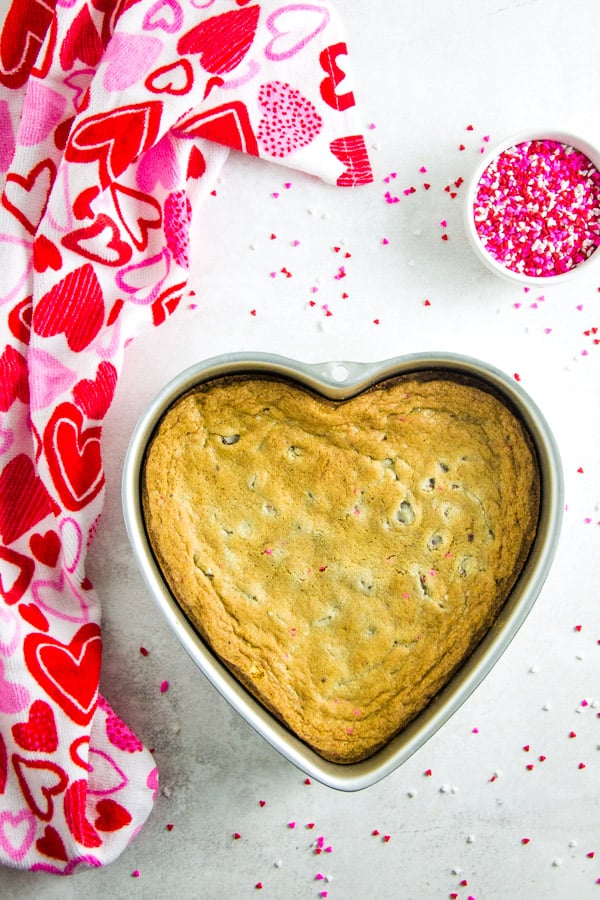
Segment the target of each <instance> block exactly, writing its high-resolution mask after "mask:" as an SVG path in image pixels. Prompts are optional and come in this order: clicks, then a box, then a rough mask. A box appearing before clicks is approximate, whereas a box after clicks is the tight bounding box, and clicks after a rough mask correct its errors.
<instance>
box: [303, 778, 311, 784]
mask: <svg viewBox="0 0 600 900" xmlns="http://www.w3.org/2000/svg"><path fill="white" fill-rule="evenodd" d="M304 784H312V781H311V780H310V778H305V779H304Z"/></svg>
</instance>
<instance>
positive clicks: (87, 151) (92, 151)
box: [65, 100, 162, 188]
mask: <svg viewBox="0 0 600 900" xmlns="http://www.w3.org/2000/svg"><path fill="white" fill-rule="evenodd" d="M161 113H162V103H161V101H160V100H150V101H148V103H139V104H132V105H131V106H122V107H118V108H117V109H114V110H113V109H111V110H110V111H108V112H103V113H99V114H97V115H94V116H90V117H89V118H88V119H84V120H83V122H81V123H80V124H79V125H77V127H76V128H75V130H74V131H73V132H72V134H71V135H70V136H69V139H68V143H67V146H66V147H65V159H66V160H67V161H68V162H76V163H92V162H95V163H98V177H99V179H100V184H101V186H102V187H103V188H105V187H107V186H108V185H109V184H110V183H111V182H113V181H116V180H117V178H118V177H119V175H121V174H122V173H123V172H124V171H125V169H126V168H127V167H128V166H129V165H130V164H131V163H132V162H133V161H134V160H135V159H136V158H137V157H138V156H139V155H140V153H142V152H143V151H144V150H145V149H146V148H147V147H150V146H152V144H153V143H154V141H155V140H156V136H157V134H158V128H159V124H160V119H161Z"/></svg>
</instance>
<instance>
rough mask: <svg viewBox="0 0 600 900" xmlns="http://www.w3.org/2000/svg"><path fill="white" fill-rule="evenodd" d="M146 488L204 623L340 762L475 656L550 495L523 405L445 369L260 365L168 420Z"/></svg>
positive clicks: (174, 566)
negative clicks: (340, 391)
mask: <svg viewBox="0 0 600 900" xmlns="http://www.w3.org/2000/svg"><path fill="white" fill-rule="evenodd" d="M142 493H143V508H144V516H145V522H146V528H147V532H148V536H149V540H150V543H151V546H152V548H153V551H154V553H155V555H156V558H157V560H158V563H159V565H160V567H161V570H162V572H163V574H164V577H165V579H166V581H167V583H168V585H169V587H170V589H171V591H172V593H173V595H174V597H175V598H176V600H177V602H178V603H179V604H180V605H181V607H182V609H183V610H184V611H185V613H186V615H187V616H188V617H189V619H190V620H191V621H192V623H193V624H194V626H195V627H196V629H197V630H198V631H199V633H200V634H201V636H202V637H203V638H204V640H205V641H206V642H207V643H208V644H209V645H210V647H211V648H212V650H213V651H214V652H215V654H216V655H217V656H218V657H220V658H221V660H222V661H223V662H224V663H225V664H226V665H227V666H228V667H229V668H230V669H231V671H232V672H233V673H234V674H235V675H236V676H237V678H238V679H239V680H240V681H242V683H243V684H245V685H246V687H247V688H248V689H249V690H250V691H251V692H252V693H253V694H254V695H255V696H256V697H257V698H258V699H259V700H260V701H261V702H262V703H263V704H264V705H265V706H266V707H267V708H268V709H269V710H271V711H272V712H273V713H274V714H275V715H276V716H277V717H278V718H279V719H281V720H282V721H283V722H284V723H285V724H286V725H287V726H288V728H289V729H290V730H291V731H293V732H294V733H296V734H297V735H298V736H299V737H300V738H301V739H302V740H303V741H305V742H306V743H307V744H309V745H310V746H311V747H313V748H314V749H315V750H316V752H317V753H319V754H320V755H321V756H323V757H324V758H325V759H328V760H332V761H335V762H340V763H350V762H356V761H358V760H360V759H364V758H366V757H368V756H370V755H371V754H372V753H374V752H375V751H376V750H377V749H378V748H379V747H381V746H382V745H383V744H385V743H386V742H387V741H389V740H390V739H391V737H392V736H393V735H395V734H396V733H397V732H398V731H400V730H401V729H402V728H404V727H405V725H406V724H407V723H408V722H410V721H411V720H412V719H413V718H414V717H415V716H416V715H418V713H419V712H421V711H422V710H423V709H424V708H425V706H427V704H428V702H429V701H430V699H431V698H432V697H433V696H435V694H436V693H437V692H438V691H439V690H440V689H441V688H442V687H443V686H444V684H446V683H447V681H448V680H449V678H450V677H451V675H452V674H453V672H454V671H456V669H457V668H458V667H459V666H460V664H461V663H462V662H463V661H464V660H465V659H466V657H468V656H469V654H470V653H471V652H472V650H473V648H474V647H475V646H476V645H477V643H478V642H479V641H480V640H481V638H482V637H483V635H484V634H485V633H486V631H487V630H488V629H489V627H490V625H491V623H492V622H493V621H494V619H495V617H496V615H497V613H498V611H499V610H500V608H501V607H502V605H503V604H504V602H505V600H506V597H507V596H508V594H509V592H510V590H511V588H512V587H513V585H514V583H515V581H516V579H517V577H518V575H519V573H520V571H521V569H522V567H523V564H524V562H525V559H526V557H527V554H528V552H529V550H530V548H531V545H532V543H533V539H534V537H535V531H536V525H537V519H538V511H539V475H538V471H537V464H536V459H535V454H534V452H533V450H532V448H531V443H530V441H529V439H528V435H527V434H526V432H525V430H524V428H523V426H522V425H521V423H520V421H519V420H518V419H517V418H516V416H515V415H514V414H513V413H512V412H511V411H510V410H509V409H508V408H507V407H506V405H505V404H504V403H503V402H501V401H500V400H499V399H498V398H496V397H495V396H494V395H493V394H491V393H490V392H488V391H487V390H483V389H481V388H480V387H478V386H476V385H474V384H470V383H462V382H460V381H458V380H456V379H454V378H452V377H451V376H448V377H446V376H443V375H441V374H440V373H438V374H437V375H436V374H434V373H432V374H431V375H422V376H419V377H416V376H410V377H400V378H397V379H395V380H393V381H389V382H386V383H384V384H381V385H377V386H375V387H374V388H371V389H370V390H368V391H367V392H364V393H362V394H360V395H359V396H358V397H356V398H353V399H350V400H347V401H344V402H333V401H330V400H326V399H324V398H323V397H320V396H317V395H315V394H313V393H312V392H310V391H308V390H306V389H304V388H302V387H300V386H299V385H295V384H292V383H287V382H285V381H277V380H270V379H267V378H262V377H260V376H258V377H251V376H248V377H243V376H240V377H232V378H228V379H219V380H216V381H214V382H208V383H206V384H205V385H202V386H200V387H199V388H198V389H196V390H194V391H192V392H190V393H188V394H187V395H185V396H184V397H183V398H181V399H180V400H179V401H177V402H176V403H175V404H174V405H173V406H172V407H171V408H170V409H169V410H168V412H167V413H166V415H165V416H164V418H163V420H162V421H161V423H160V425H159V427H158V429H157V431H156V434H155V435H154V437H153V440H152V442H151V445H150V447H149V449H148V453H147V457H146V460H145V465H144V472H143V491H142Z"/></svg>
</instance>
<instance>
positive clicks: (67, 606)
mask: <svg viewBox="0 0 600 900" xmlns="http://www.w3.org/2000/svg"><path fill="white" fill-rule="evenodd" d="M125 13H126V15H124V14H125ZM284 25H285V28H284ZM288 25H289V30H288ZM144 46H145V47H147V48H149V49H148V53H146V54H145V53H144V52H140V48H142V47H144ZM119 48H120V49H119ZM127 50H130V51H131V52H130V53H128V52H127ZM150 50H151V52H150ZM345 56H346V45H345V43H344V42H343V40H342V39H341V35H340V34H339V33H338V25H337V23H336V20H335V18H334V17H332V16H331V17H330V15H329V12H328V10H327V8H326V6H323V7H321V6H320V5H313V4H291V5H287V6H286V5H281V6H279V5H277V4H276V8H275V9H274V11H273V13H272V14H269V13H267V12H266V6H265V5H264V4H262V3H260V2H257V0H235V2H234V3H232V2H231V0H211V2H202V3H196V2H193V3H187V4H184V3H182V2H181V0H150V2H148V3H146V2H143V3H141V2H138V0H68V2H60V3H55V2H54V0H10V2H9V9H8V13H7V15H6V17H5V21H4V25H3V28H2V31H1V33H0V84H2V85H3V87H4V88H5V89H6V90H7V91H8V92H11V91H23V95H24V96H25V107H24V109H25V110H26V115H23V117H22V122H21V123H20V125H19V126H18V123H17V122H16V117H14V116H13V110H18V109H19V108H20V105H19V104H20V99H22V98H19V97H18V96H17V95H16V94H15V103H14V105H13V104H12V98H11V97H10V96H9V97H8V103H5V105H4V107H1V105H0V129H1V130H2V134H3V136H4V137H5V140H4V143H3V144H2V146H1V147H0V169H1V171H2V173H3V181H2V187H0V219H1V223H0V257H2V260H3V262H4V263H5V265H4V266H0V298H1V302H0V316H1V317H2V319H3V322H4V323H5V324H4V326H3V327H2V328H0V334H3V335H6V337H5V338H4V340H3V341H2V343H1V344H0V612H2V608H3V607H4V613H3V614H2V618H3V619H4V620H5V621H6V622H7V623H9V625H10V626H11V627H12V626H14V628H13V632H14V640H11V641H10V642H9V641H6V640H5V641H4V642H3V643H2V646H0V651H1V652H2V656H0V662H2V660H3V659H4V658H6V660H7V666H6V667H5V666H4V663H2V669H4V668H6V673H7V674H6V678H7V681H6V684H8V685H10V686H11V689H12V688H14V694H15V697H17V696H18V697H19V698H20V699H19V702H18V703H12V705H10V704H9V705H8V706H7V705H6V704H5V707H6V708H1V711H0V865H2V864H7V865H19V866H23V865H30V866H32V867H39V868H41V869H43V870H46V871H48V872H50V871H52V872H56V873H61V874H69V873H70V872H71V871H73V869H74V868H75V867H76V866H78V865H81V864H82V863H84V864H89V865H96V864H98V863H104V862H108V861H110V860H111V859H113V858H114V857H115V856H116V855H118V853H120V852H121V851H122V849H123V848H124V847H125V846H126V844H127V842H128V841H129V840H130V839H131V837H132V836H133V835H134V834H136V833H137V831H139V828H140V827H141V825H142V824H143V822H144V820H145V817H146V816H147V815H148V813H149V811H150V808H151V805H152V803H153V801H154V798H155V796H156V790H157V773H156V769H155V767H154V763H153V761H152V759H151V758H150V756H149V755H148V753H147V751H146V750H145V748H144V746H143V744H142V742H141V741H140V740H139V739H138V738H137V736H136V735H135V734H134V733H133V732H132V731H131V730H130V729H129V728H128V726H127V725H126V724H125V722H123V721H122V720H121V719H120V718H119V717H118V716H117V715H116V714H115V713H113V711H112V710H111V709H110V707H109V706H108V704H106V703H105V702H104V701H103V700H101V698H99V696H98V689H99V678H100V660H101V647H102V644H101V633H100V627H99V625H98V621H97V620H98V618H99V611H98V605H97V599H96V597H95V595H94V593H93V591H92V586H91V584H90V581H89V578H87V576H86V574H85V571H84V563H85V554H86V551H87V549H88V546H89V542H90V541H91V540H92V539H93V536H94V534H95V531H96V528H97V524H98V519H99V515H100V512H101V508H102V502H103V494H104V492H103V488H104V471H103V466H102V457H101V438H102V423H103V421H104V419H105V416H106V414H107V412H108V410H109V408H110V405H111V403H112V401H113V397H114V394H115V389H116V386H117V379H118V375H119V365H120V362H121V360H122V357H123V348H124V346H125V344H126V342H127V341H128V340H129V339H130V338H131V336H132V335H133V333H134V331H135V329H136V328H137V326H138V324H141V323H143V322H144V321H145V322H146V323H147V324H148V325H151V326H159V325H161V324H162V323H163V322H164V321H165V320H166V319H167V318H168V317H169V316H171V315H172V314H173V313H174V311H175V310H176V309H177V308H178V307H179V306H180V305H181V303H182V298H183V297H185V296H186V295H187V293H188V291H189V288H188V284H187V278H188V272H189V270H190V266H191V255H192V252H193V250H194V248H193V247H192V246H191V244H190V235H189V226H190V221H191V218H192V214H193V211H194V205H195V201H196V197H197V196H204V195H205V194H206V193H208V189H207V183H206V182H207V179H209V178H210V179H212V178H213V177H214V173H216V171H217V168H218V165H217V164H218V162H219V161H220V159H221V158H224V154H223V153H218V154H217V153H215V155H214V159H213V155H212V154H211V153H210V151H209V150H207V149H205V142H211V143H218V144H221V145H224V146H225V147H228V148H232V149H234V150H237V151H240V152H243V153H247V154H251V155H253V156H262V157H263V158H266V159H269V160H270V159H286V158H287V157H293V155H294V154H295V153H296V152H297V151H300V150H302V151H303V153H302V154H298V156H297V159H298V161H299V162H298V164H299V165H300V167H301V168H302V167H305V168H306V169H307V170H308V171H310V172H311V173H313V174H314V173H316V172H318V171H320V168H321V166H322V168H323V174H324V175H325V176H326V177H327V179H328V180H332V178H336V177H337V178H338V183H362V182H363V181H366V180H367V163H366V162H365V156H364V150H363V148H361V147H360V145H359V141H358V138H356V137H351V138H346V137H344V135H346V134H348V133H349V134H351V135H352V134H355V130H354V129H352V128H351V127H349V122H348V115H347V113H348V111H350V109H351V106H352V105H353V104H354V97H353V95H352V94H351V92H349V91H344V77H345V69H346V61H345ZM296 58H297V63H298V64H296V61H295V62H294V65H293V66H292V65H289V70H286V66H288V60H296ZM67 111H68V112H67ZM0 143H2V142H1V141H0ZM319 154H321V156H320V157H319ZM304 160H305V161H304ZM340 169H341V170H343V171H342V173H341V175H340V174H339V173H340ZM158 261H160V265H159V262H158ZM3 282H6V283H3ZM30 387H31V388H32V389H31V391H30ZM74 604H75V605H74ZM74 609H75V613H74ZM83 612H85V616H83ZM11 633H12V632H11ZM92 723H93V731H92ZM92 735H93V743H91V738H92ZM75 773H78V775H79V776H81V777H78V775H77V774H75ZM15 798H16V799H15ZM15 803H16V804H17V805H16V806H15ZM83 850H84V851H85V852H82V851H83Z"/></svg>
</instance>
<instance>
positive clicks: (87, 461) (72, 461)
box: [44, 402, 104, 510]
mask: <svg viewBox="0 0 600 900" xmlns="http://www.w3.org/2000/svg"><path fill="white" fill-rule="evenodd" d="M84 423H85V419H84V416H83V413H82V411H81V410H80V409H79V407H78V406H75V405H74V404H73V403H68V402H65V403H61V404H59V406H57V407H56V409H55V410H54V412H53V413H52V415H51V417H50V419H49V421H48V425H47V426H46V430H45V432H44V452H45V454H46V459H47V461H48V465H49V467H50V472H51V474H52V478H53V480H54V484H55V486H56V489H57V491H58V494H59V496H60V498H61V500H62V502H63V504H64V505H65V507H66V508H67V509H69V510H79V509H83V507H84V506H87V505H88V504H89V503H90V502H91V501H92V500H93V499H94V497H96V495H97V494H98V493H99V492H100V491H101V490H102V488H103V487H104V472H103V469H102V456H101V452H100V437H101V434H102V429H101V428H100V427H99V426H93V425H92V426H90V427H89V428H85V426H84Z"/></svg>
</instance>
